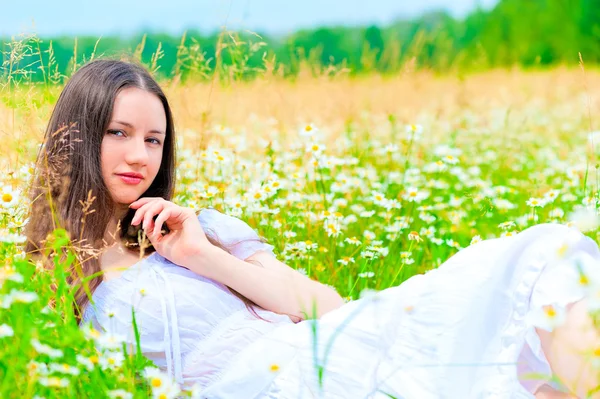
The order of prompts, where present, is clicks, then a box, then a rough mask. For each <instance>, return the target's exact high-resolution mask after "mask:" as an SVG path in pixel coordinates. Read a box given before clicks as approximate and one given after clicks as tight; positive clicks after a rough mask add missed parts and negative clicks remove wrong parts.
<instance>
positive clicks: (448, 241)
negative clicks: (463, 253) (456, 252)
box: [446, 238, 462, 249]
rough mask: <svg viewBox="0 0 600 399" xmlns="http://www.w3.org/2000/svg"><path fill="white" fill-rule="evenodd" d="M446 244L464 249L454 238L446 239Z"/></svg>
mask: <svg viewBox="0 0 600 399" xmlns="http://www.w3.org/2000/svg"><path fill="white" fill-rule="evenodd" d="M446 245H448V246H449V247H452V248H456V249H462V248H461V246H460V245H459V244H458V243H457V242H456V241H454V240H453V239H452V238H448V239H447V240H446Z"/></svg>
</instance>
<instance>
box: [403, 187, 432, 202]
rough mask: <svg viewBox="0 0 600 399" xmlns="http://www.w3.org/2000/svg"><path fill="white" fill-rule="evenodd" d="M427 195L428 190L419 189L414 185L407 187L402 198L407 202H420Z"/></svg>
mask: <svg viewBox="0 0 600 399" xmlns="http://www.w3.org/2000/svg"><path fill="white" fill-rule="evenodd" d="M428 197H429V193H428V192H425V191H419V189H417V188H415V187H408V188H407V189H406V192H405V193H404V195H403V198H404V199H405V200H406V201H409V202H421V201H423V200H424V199H426V198H428Z"/></svg>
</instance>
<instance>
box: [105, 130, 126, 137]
mask: <svg viewBox="0 0 600 399" xmlns="http://www.w3.org/2000/svg"><path fill="white" fill-rule="evenodd" d="M106 133H107V134H114V135H115V136H116V135H117V134H118V133H121V134H123V135H125V132H124V131H122V130H110V129H109V130H107V131H106Z"/></svg>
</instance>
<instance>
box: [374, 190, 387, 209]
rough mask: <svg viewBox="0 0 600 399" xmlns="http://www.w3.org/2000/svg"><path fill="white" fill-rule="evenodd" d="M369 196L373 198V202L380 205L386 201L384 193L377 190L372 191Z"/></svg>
mask: <svg viewBox="0 0 600 399" xmlns="http://www.w3.org/2000/svg"><path fill="white" fill-rule="evenodd" d="M371 198H372V199H373V202H374V203H375V205H380V206H381V205H384V204H385V203H386V201H387V199H386V198H385V195H384V194H382V193H380V192H378V191H372V192H371Z"/></svg>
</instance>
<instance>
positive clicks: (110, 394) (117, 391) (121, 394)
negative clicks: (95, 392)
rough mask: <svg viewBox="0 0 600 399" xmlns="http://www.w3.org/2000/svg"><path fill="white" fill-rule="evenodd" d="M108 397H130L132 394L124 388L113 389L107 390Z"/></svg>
mask: <svg viewBox="0 0 600 399" xmlns="http://www.w3.org/2000/svg"><path fill="white" fill-rule="evenodd" d="M108 397H109V398H110V399H132V398H133V394H132V393H129V392H127V391H126V390H124V389H113V390H112V391H108Z"/></svg>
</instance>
